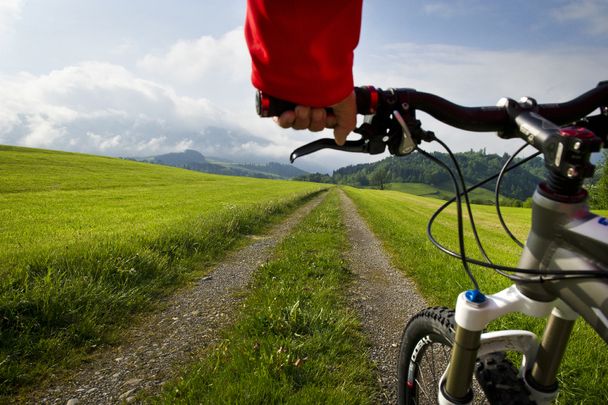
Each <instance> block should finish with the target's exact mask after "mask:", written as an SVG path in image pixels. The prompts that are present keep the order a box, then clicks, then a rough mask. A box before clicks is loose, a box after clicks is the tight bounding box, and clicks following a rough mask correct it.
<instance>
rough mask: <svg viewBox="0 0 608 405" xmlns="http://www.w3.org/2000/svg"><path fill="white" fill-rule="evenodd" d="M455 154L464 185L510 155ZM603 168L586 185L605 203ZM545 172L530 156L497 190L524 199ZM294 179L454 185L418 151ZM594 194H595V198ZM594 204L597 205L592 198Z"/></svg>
mask: <svg viewBox="0 0 608 405" xmlns="http://www.w3.org/2000/svg"><path fill="white" fill-rule="evenodd" d="M431 155H433V156H434V157H435V158H437V159H439V160H440V161H442V162H444V163H445V164H446V165H448V166H449V167H451V168H452V169H454V166H453V164H452V162H451V161H450V158H449V156H448V154H447V153H442V152H433V153H431ZM455 156H456V159H457V161H458V164H459V166H460V168H461V171H462V173H463V176H464V178H465V180H466V182H467V186H469V185H473V184H476V183H478V182H479V181H482V180H485V179H486V178H488V177H491V176H493V175H495V174H496V173H499V172H500V170H501V168H502V166H503V165H504V164H505V162H506V161H507V160H508V159H509V155H508V154H506V153H505V154H503V155H502V156H501V155H498V154H487V153H486V152H485V150H480V151H473V150H470V151H468V152H461V153H455ZM605 160H606V159H604V161H605ZM517 161H518V159H516V160H515V162H517ZM602 170H603V169H602V168H601V167H599V168H598V170H597V173H598V175H596V176H595V177H594V181H592V182H591V183H590V185H589V188H590V189H591V191H592V197H593V198H592V199H591V200H592V201H596V200H597V201H598V202H599V201H604V200H603V198H605V199H606V203H607V205H608V197H601V198H600V197H599V196H600V195H601V196H603V195H606V194H608V179H607V178H606V177H607V175H606V174H604V175H602V174H601V173H602ZM545 173H546V169H545V166H544V162H543V160H542V159H541V158H540V157H539V158H535V159H532V160H530V161H529V162H527V163H526V164H524V165H522V166H520V167H518V168H516V169H515V170H513V171H511V172H510V173H507V174H506V175H505V176H504V178H503V181H502V183H501V187H500V193H501V195H503V196H505V197H508V198H512V199H516V200H520V201H524V200H526V199H528V198H529V197H530V196H532V194H533V192H534V190H535V188H536V185H537V184H538V183H539V182H540V181H541V180H542V179H543V178H544V177H545ZM296 179H297V180H304V181H314V182H319V183H333V184H344V185H351V186H356V187H377V188H381V189H382V188H384V185H385V184H387V183H424V184H428V185H431V186H434V187H437V188H440V189H446V190H452V189H453V182H452V180H451V177H450V175H449V174H448V172H447V171H446V170H445V169H444V168H442V167H441V166H439V165H438V164H436V163H434V162H432V161H431V160H429V159H427V158H426V157H424V156H423V155H421V154H419V153H412V154H411V155H409V156H407V157H405V158H404V157H396V156H391V157H387V158H386V159H384V160H381V161H379V162H375V163H365V164H357V165H351V166H346V167H343V168H340V169H338V170H335V171H334V172H333V174H332V175H328V174H320V173H313V174H308V175H304V176H300V177H297V178H296ZM495 185H496V182H495V181H491V182H489V183H487V184H486V185H485V186H483V187H484V188H486V189H488V190H491V191H494V188H495ZM596 195H597V196H598V197H597V198H595V196H596ZM594 205H596V203H595V202H594ZM606 208H608V206H607V207H606Z"/></svg>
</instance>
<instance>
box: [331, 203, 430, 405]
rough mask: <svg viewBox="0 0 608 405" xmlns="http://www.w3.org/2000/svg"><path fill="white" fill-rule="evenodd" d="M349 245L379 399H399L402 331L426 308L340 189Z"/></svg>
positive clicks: (356, 300)
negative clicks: (398, 370) (377, 379)
mask: <svg viewBox="0 0 608 405" xmlns="http://www.w3.org/2000/svg"><path fill="white" fill-rule="evenodd" d="M340 194H341V203H342V206H343V210H344V221H345V223H346V227H347V232H348V239H349V242H350V250H349V251H348V252H346V254H345V256H346V259H347V261H348V267H349V268H350V269H351V271H352V272H353V273H354V275H355V280H354V282H353V283H352V287H351V290H350V293H351V302H352V303H353V305H354V307H355V308H356V310H357V311H358V314H359V318H360V319H361V322H362V324H363V329H364V331H365V333H366V335H367V336H368V338H369V340H370V343H371V347H370V350H371V353H370V357H371V359H372V361H373V362H374V363H375V364H376V366H377V367H378V378H379V384H380V386H381V393H380V397H379V398H377V402H378V403H382V404H394V403H396V402H397V362H398V356H399V345H400V343H401V334H402V332H403V328H404V327H405V325H406V324H407V322H408V320H409V319H410V318H411V317H412V316H413V315H415V314H416V313H418V312H419V311H421V310H422V309H424V308H426V307H427V304H426V303H425V301H424V299H423V298H422V297H421V296H420V294H419V293H418V291H417V290H416V287H415V285H414V283H413V282H412V281H410V280H409V279H407V278H406V277H404V276H403V274H402V273H400V272H399V271H398V270H396V269H395V268H394V267H393V266H392V265H391V263H390V259H389V257H388V255H387V253H386V252H385V251H384V249H383V247H382V243H381V242H380V241H379V240H378V238H377V237H376V236H375V235H374V234H373V233H372V232H371V231H370V229H369V227H368V226H367V224H366V223H365V222H364V221H363V219H362V218H361V216H360V215H359V213H358V212H357V209H356V207H355V205H354V204H353V202H352V201H351V200H350V199H349V198H348V197H347V196H346V194H344V192H341V193H340Z"/></svg>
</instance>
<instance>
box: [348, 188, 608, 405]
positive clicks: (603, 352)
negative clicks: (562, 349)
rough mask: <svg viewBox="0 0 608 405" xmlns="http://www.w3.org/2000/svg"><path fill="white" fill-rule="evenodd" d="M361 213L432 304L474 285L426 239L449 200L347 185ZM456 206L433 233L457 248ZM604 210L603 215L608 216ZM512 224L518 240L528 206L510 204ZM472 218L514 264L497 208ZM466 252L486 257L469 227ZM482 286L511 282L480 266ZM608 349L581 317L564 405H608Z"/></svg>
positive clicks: (499, 255) (515, 318)
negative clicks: (436, 215)
mask: <svg viewBox="0 0 608 405" xmlns="http://www.w3.org/2000/svg"><path fill="white" fill-rule="evenodd" d="M345 191H346V192H347V194H348V195H349V196H350V197H351V198H352V199H353V200H354V201H355V203H356V205H357V207H358V209H359V211H360V213H361V214H362V215H363V216H364V218H365V219H366V220H367V222H368V223H369V224H370V226H371V227H372V229H373V231H374V232H375V233H376V234H377V235H378V236H379V237H380V238H381V240H382V241H383V243H384V246H385V247H386V248H387V250H388V251H389V252H390V253H391V256H392V258H393V262H394V264H395V265H396V267H398V268H400V269H401V270H402V271H403V272H404V273H405V274H407V275H408V276H410V277H411V278H412V279H413V280H414V281H415V282H416V285H417V286H418V288H419V290H420V291H421V293H422V294H423V296H424V297H425V298H426V299H427V300H428V302H429V304H430V305H441V306H447V307H453V306H454V303H455V301H456V297H457V296H458V294H459V293H460V292H461V291H463V290H467V289H470V288H472V284H471V282H470V281H469V279H468V278H467V276H466V275H465V272H464V270H463V268H462V265H461V263H460V262H459V261H458V260H456V259H453V258H449V257H448V256H446V255H445V254H443V253H441V252H440V251H439V250H438V249H437V248H435V247H434V246H433V245H432V244H431V242H430V241H429V240H428V239H427V238H426V225H427V222H428V219H429V218H430V216H431V215H432V213H433V212H434V211H435V210H436V209H437V208H438V207H439V206H440V205H441V204H442V203H443V202H442V201H437V200H435V199H431V198H423V197H416V196H413V195H409V194H405V193H401V192H396V191H377V190H361V189H355V188H350V187H348V188H345ZM455 213H456V211H455V209H454V208H453V207H452V208H449V209H447V210H446V212H444V214H442V215H441V216H440V217H439V219H438V220H437V221H436V223H435V226H434V228H433V231H434V235H435V237H436V238H437V239H438V240H439V241H440V242H441V243H442V244H444V245H446V246H448V247H450V248H451V249H452V250H457V246H458V244H457V230H456V220H455V218H456V216H455ZM603 214H605V212H604V213H603ZM503 215H504V216H505V219H506V222H507V224H509V227H510V228H511V230H512V231H513V233H514V234H515V235H516V236H518V238H519V239H520V240H525V238H526V235H527V232H528V230H529V217H530V210H529V209H526V208H509V207H507V208H504V209H503ZM474 216H475V220H476V224H477V226H478V230H479V231H480V235H481V239H482V241H483V243H484V247H485V248H486V250H487V251H488V255H489V256H490V258H492V259H493V261H494V262H495V263H499V264H505V265H516V264H517V259H518V257H519V256H518V254H519V248H518V247H517V246H516V245H515V244H514V243H513V242H512V241H511V240H510V239H509V238H508V237H507V236H506V235H505V234H504V231H503V230H502V228H501V227H500V224H499V222H498V220H497V218H496V214H495V211H494V207H488V206H475V207H474ZM466 246H467V248H468V250H467V255H469V256H472V257H476V258H478V259H480V258H481V257H480V254H479V253H478V252H477V251H476V248H475V243H474V241H473V238H472V235H471V232H470V231H469V232H467V244H466ZM473 271H474V274H475V276H476V278H477V280H478V282H479V285H480V287H481V289H482V291H484V292H486V293H493V292H497V291H499V290H501V289H503V288H505V287H507V286H508V285H509V284H510V282H509V281H508V280H507V279H506V278H504V277H502V276H499V275H497V274H496V273H494V272H492V271H490V270H484V269H474V270H473ZM544 325H545V322H544V320H538V319H532V318H529V317H525V316H523V315H521V316H520V315H511V316H508V317H505V318H501V319H499V320H497V321H495V322H493V323H491V324H490V327H489V328H490V329H503V328H509V329H529V330H531V331H533V332H535V333H536V334H537V335H540V334H541V333H542V330H543V328H544ZM607 374H608V347H606V344H605V343H604V342H603V340H602V339H601V338H600V337H599V336H597V334H596V333H595V331H593V330H592V329H591V328H590V327H589V326H588V325H587V324H586V323H584V321H583V320H581V319H579V320H578V321H577V322H576V325H575V328H574V332H573V334H572V337H571V340H570V345H569V346H568V350H567V352H566V358H565V360H564V362H563V363H562V368H561V372H560V375H559V381H560V386H561V391H560V396H559V397H558V400H559V403H562V404H570V403H590V404H596V403H605V402H606V400H607V399H608V388H607V387H606V375H607Z"/></svg>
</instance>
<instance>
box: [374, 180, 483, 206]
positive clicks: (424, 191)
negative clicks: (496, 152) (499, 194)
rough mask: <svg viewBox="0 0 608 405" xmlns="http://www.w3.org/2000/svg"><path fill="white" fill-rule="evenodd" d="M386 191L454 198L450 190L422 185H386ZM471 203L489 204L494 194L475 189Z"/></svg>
mask: <svg viewBox="0 0 608 405" xmlns="http://www.w3.org/2000/svg"><path fill="white" fill-rule="evenodd" d="M384 188H385V189H386V190H393V191H401V192H402V193H408V194H412V195H417V196H421V197H431V198H438V199H440V200H449V199H451V198H452V197H454V191H453V190H452V189H447V190H446V189H443V188H437V187H433V186H430V185H428V184H423V183H387V184H385V185H384ZM469 198H470V199H471V201H475V202H483V203H484V204H491V203H492V202H493V201H494V193H493V192H492V191H490V190H486V189H485V188H477V189H475V190H473V191H472V192H471V193H470V194H469Z"/></svg>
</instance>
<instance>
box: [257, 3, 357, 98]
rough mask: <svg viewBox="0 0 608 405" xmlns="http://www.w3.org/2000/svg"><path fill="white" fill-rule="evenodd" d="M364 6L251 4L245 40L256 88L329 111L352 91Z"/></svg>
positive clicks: (339, 4) (352, 4) (353, 4)
mask: <svg viewBox="0 0 608 405" xmlns="http://www.w3.org/2000/svg"><path fill="white" fill-rule="evenodd" d="M361 8H362V0H266V1H264V0H248V1H247V19H246V22H245V38H246V40H247V45H248V46H249V52H250V54H251V60H252V74H251V80H252V83H253V85H254V86H255V87H256V88H258V89H260V90H262V91H264V92H266V93H267V94H269V95H272V96H275V97H279V98H282V99H285V100H289V101H292V102H295V103H297V104H301V105H308V106H314V107H325V106H330V105H332V104H335V103H337V102H339V101H342V100H343V99H344V98H346V96H348V94H349V93H350V92H351V91H352V90H353V74H352V67H353V51H354V49H355V47H356V46H357V43H358V42H359V31H360V28H361Z"/></svg>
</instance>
